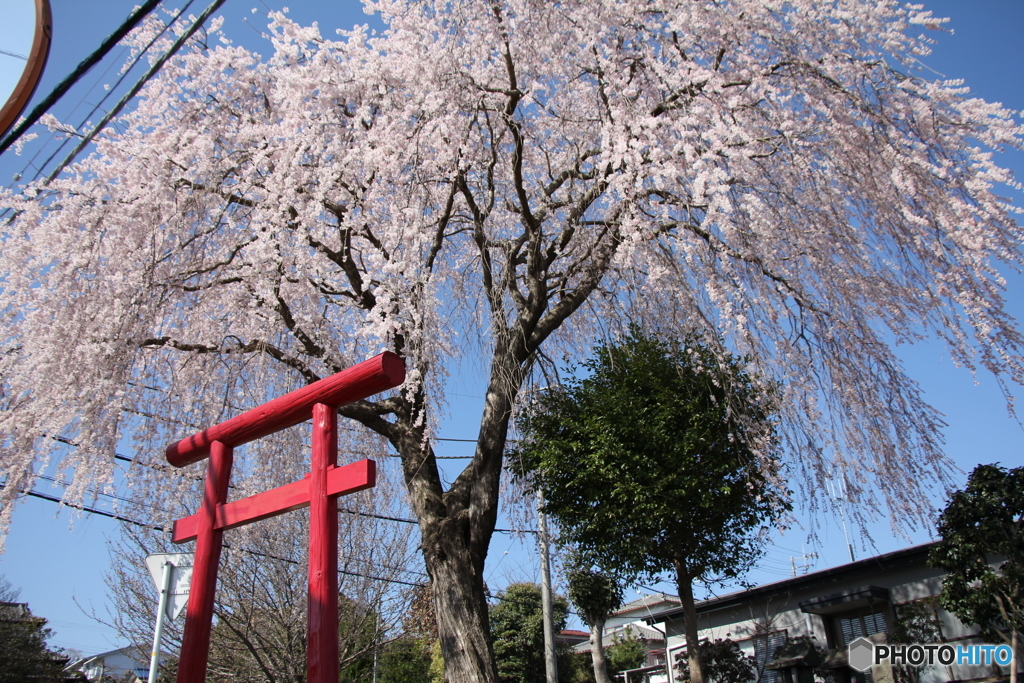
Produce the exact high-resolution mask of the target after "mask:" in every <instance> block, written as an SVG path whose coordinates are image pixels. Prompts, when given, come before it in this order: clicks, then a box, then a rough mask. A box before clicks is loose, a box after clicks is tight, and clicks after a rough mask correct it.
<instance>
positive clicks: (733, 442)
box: [512, 329, 789, 683]
mask: <svg viewBox="0 0 1024 683" xmlns="http://www.w3.org/2000/svg"><path fill="white" fill-rule="evenodd" d="M582 370H583V372H581V373H578V374H579V377H581V378H575V379H572V380H570V381H569V382H568V383H567V384H566V385H564V386H562V387H558V388H557V389H555V390H552V391H547V392H543V393H542V394H541V395H540V396H538V398H537V400H536V401H535V402H534V403H533V404H532V407H531V409H530V410H529V413H528V414H527V415H524V416H523V418H522V419H521V420H520V427H521V429H522V430H523V432H524V436H525V437H526V438H524V439H523V440H522V441H520V442H519V446H518V447H517V450H516V451H515V452H514V453H513V454H512V462H513V463H516V464H517V466H518V468H519V472H520V475H521V476H524V477H528V478H529V481H530V484H531V486H532V487H534V488H537V487H539V488H540V489H541V490H542V491H543V492H544V497H545V501H546V502H545V505H544V510H545V512H547V513H548V514H551V515H553V516H554V517H555V519H556V520H557V521H558V525H559V529H560V533H561V541H562V542H563V543H567V544H572V545H574V546H577V547H579V548H580V549H582V550H583V551H584V552H586V553H587V554H588V556H590V557H593V558H594V559H595V561H596V562H597V564H598V565H599V566H601V567H603V568H606V569H607V570H609V571H613V572H615V573H617V574H621V575H622V576H625V577H631V578H632V577H644V576H649V577H652V576H657V575H661V574H663V573H666V572H671V573H672V574H673V575H674V577H675V580H676V584H677V587H678V590H679V597H680V599H681V600H682V605H683V608H684V624H685V631H686V639H687V642H688V643H689V644H691V645H692V644H693V643H696V642H697V616H696V612H695V611H694V599H693V583H694V582H695V581H701V582H710V581H716V580H724V579H730V578H734V577H736V576H739V575H740V574H742V573H743V572H745V571H746V570H747V569H748V568H749V567H750V566H751V565H752V564H753V563H754V561H755V560H756V559H757V558H758V557H759V556H760V554H761V549H762V546H763V543H764V541H765V539H766V535H765V534H764V533H763V532H764V530H765V529H766V528H767V527H769V526H771V525H773V524H775V523H777V522H778V521H779V519H780V517H781V516H782V515H783V514H785V513H786V512H787V511H788V509H789V505H788V502H787V496H788V491H787V490H786V488H785V486H784V485H783V484H782V483H781V479H780V477H779V471H778V465H777V461H776V460H775V458H774V457H773V450H774V443H775V440H774V438H773V435H774V427H773V410H772V398H771V395H770V391H769V389H768V388H766V387H763V386H760V385H759V384H758V383H756V382H755V380H754V378H753V377H752V376H751V375H750V374H748V372H747V371H746V370H745V369H744V361H743V360H742V359H740V358H736V357H734V356H731V355H729V354H728V353H726V352H724V351H722V350H720V349H712V348H711V347H710V346H707V345H705V344H703V343H700V342H698V341H696V340H690V341H689V343H688V344H686V345H681V344H676V343H672V342H667V341H661V340H658V339H655V338H652V337H649V336H646V335H645V334H644V333H642V332H640V331H639V330H637V329H633V330H632V331H631V332H630V334H629V335H628V336H627V337H626V338H624V339H623V340H622V341H621V342H619V343H617V344H609V345H604V346H601V347H599V348H598V349H597V351H596V354H595V355H594V357H593V358H592V359H591V360H589V361H587V362H585V363H584V364H583V367H582ZM688 656H689V666H690V670H691V672H692V680H693V681H695V682H696V683H701V681H702V680H703V679H702V677H701V667H700V661H699V652H698V651H697V649H696V648H694V647H689V648H688Z"/></svg>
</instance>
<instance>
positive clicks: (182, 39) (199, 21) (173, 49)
mask: <svg viewBox="0 0 1024 683" xmlns="http://www.w3.org/2000/svg"><path fill="white" fill-rule="evenodd" d="M223 4H224V0H213V2H212V3H210V5H209V6H208V7H207V8H206V9H205V10H203V12H202V14H200V15H199V16H198V17H196V20H195V21H194V22H192V25H191V26H189V27H188V30H186V31H185V32H184V33H182V34H181V35H180V36H178V39H177V40H175V41H174V43H173V44H172V45H171V46H170V47H169V48H167V51H166V52H165V53H164V54H163V55H162V56H161V57H160V58H159V59H157V60H156V61H155V62H153V64H152V65H151V66H150V67H149V69H148V70H147V71H146V73H144V74H143V75H142V78H140V79H139V80H138V81H137V82H136V83H135V85H133V86H132V87H131V89H129V90H128V92H126V93H125V94H124V96H123V97H122V98H121V99H120V100H118V102H117V104H115V105H114V107H113V108H112V109H111V110H110V111H109V112H107V114H106V115H105V116H104V117H103V118H102V119H100V122H99V123H97V124H96V125H95V126H94V127H93V129H92V130H91V131H89V132H88V133H86V134H85V136H84V137H83V138H82V139H81V140H80V141H79V143H78V144H77V145H75V148H74V149H73V150H71V153H70V154H68V156H67V157H65V159H64V161H62V162H61V163H60V165H59V166H57V168H55V169H54V170H53V171H51V172H50V174H49V175H48V176H46V181H45V182H46V183H47V184H49V183H50V182H52V181H53V179H54V178H56V177H57V176H58V175H60V172H61V171H63V170H64V168H65V167H66V166H67V165H68V164H70V163H71V162H72V161H74V159H75V157H76V156H78V153H79V152H81V151H82V150H83V149H85V146H86V145H88V144H89V143H90V142H92V139H93V138H94V137H95V136H96V135H97V134H98V133H99V132H100V131H101V130H103V129H104V128H105V127H106V125H107V124H108V123H110V120H111V119H112V118H114V117H115V116H117V115H118V114H119V113H120V112H121V110H122V109H123V108H124V107H125V105H127V104H128V102H130V101H131V100H132V98H134V97H135V96H136V95H137V94H138V92H139V91H140V90H142V86H144V85H145V84H146V83H147V82H148V81H149V79H150V78H152V77H153V76H154V75H155V74H156V72H157V71H159V70H160V69H161V68H163V65H164V64H166V63H167V60H169V59H170V58H171V57H173V56H174V55H175V54H176V53H177V52H178V50H180V49H181V47H182V46H183V45H184V44H185V43H186V42H187V41H188V39H189V38H191V37H192V36H193V35H195V33H196V31H198V30H199V29H200V28H201V27H202V26H203V24H204V23H206V20H207V19H208V18H209V16H210V15H211V14H213V13H214V12H216V11H217V9H218V8H219V7H220V6H221V5H223ZM2 152H3V149H0V153H2Z"/></svg>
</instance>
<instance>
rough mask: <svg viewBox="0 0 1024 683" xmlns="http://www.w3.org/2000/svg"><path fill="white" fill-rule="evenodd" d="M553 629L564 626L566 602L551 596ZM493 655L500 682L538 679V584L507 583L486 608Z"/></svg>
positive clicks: (540, 668) (540, 642)
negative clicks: (501, 592) (495, 602)
mask: <svg viewBox="0 0 1024 683" xmlns="http://www.w3.org/2000/svg"><path fill="white" fill-rule="evenodd" d="M552 602H553V615H554V628H555V632H556V633H557V632H559V631H561V630H562V629H563V628H565V621H566V617H567V616H568V614H569V603H568V601H566V599H565V598H563V597H561V596H558V595H556V596H554V598H553V600H552ZM489 614H490V623H491V638H492V639H493V641H494V657H495V660H496V661H497V664H498V676H499V678H500V680H501V681H502V683H540V682H541V681H543V680H545V670H544V617H543V606H542V603H541V589H540V586H538V585H537V584H534V583H513V584H510V585H509V586H508V587H507V588H506V589H505V592H504V593H503V594H502V595H501V599H500V600H499V602H498V603H497V604H495V605H493V606H491V608H490V610H489Z"/></svg>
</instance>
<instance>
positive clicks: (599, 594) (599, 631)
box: [566, 561, 622, 683]
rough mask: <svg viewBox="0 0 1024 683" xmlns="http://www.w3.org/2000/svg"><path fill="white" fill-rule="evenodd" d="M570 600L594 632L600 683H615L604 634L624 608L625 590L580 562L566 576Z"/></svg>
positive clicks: (594, 655) (592, 644)
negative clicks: (607, 624)
mask: <svg viewBox="0 0 1024 683" xmlns="http://www.w3.org/2000/svg"><path fill="white" fill-rule="evenodd" d="M566 580H567V581H568V583H569V600H570V601H572V604H573V606H575V607H576V611H577V612H579V614H580V616H581V617H582V618H583V621H584V622H586V624H587V626H588V627H589V628H590V656H591V659H592V662H593V666H594V678H595V680H596V681H597V683H611V678H610V677H609V675H608V662H607V661H606V657H605V651H604V642H603V632H604V625H605V622H606V621H608V616H609V615H610V614H611V613H612V611H613V610H615V609H616V608H617V607H619V605H621V604H622V586H621V585H620V584H619V582H618V581H617V580H616V579H615V577H613V576H610V575H608V574H606V573H604V572H601V571H597V570H594V569H591V568H589V567H586V566H582V565H581V564H580V563H579V561H577V562H576V563H575V564H570V566H569V569H568V571H567V572H566Z"/></svg>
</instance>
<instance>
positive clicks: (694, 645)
mask: <svg viewBox="0 0 1024 683" xmlns="http://www.w3.org/2000/svg"><path fill="white" fill-rule="evenodd" d="M675 567H676V590H677V591H678V592H679V601H680V603H681V604H682V607H683V630H684V631H685V633H686V659H687V662H688V663H689V665H690V683H704V669H703V667H702V666H701V661H700V647H699V646H698V643H699V642H700V641H699V639H698V635H697V609H696V608H695V607H694V601H693V577H692V576H690V575H689V574H687V573H686V569H685V567H684V565H683V563H682V562H681V561H679V560H675Z"/></svg>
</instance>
